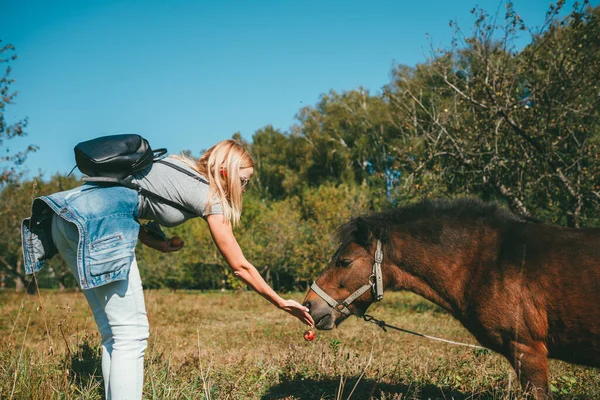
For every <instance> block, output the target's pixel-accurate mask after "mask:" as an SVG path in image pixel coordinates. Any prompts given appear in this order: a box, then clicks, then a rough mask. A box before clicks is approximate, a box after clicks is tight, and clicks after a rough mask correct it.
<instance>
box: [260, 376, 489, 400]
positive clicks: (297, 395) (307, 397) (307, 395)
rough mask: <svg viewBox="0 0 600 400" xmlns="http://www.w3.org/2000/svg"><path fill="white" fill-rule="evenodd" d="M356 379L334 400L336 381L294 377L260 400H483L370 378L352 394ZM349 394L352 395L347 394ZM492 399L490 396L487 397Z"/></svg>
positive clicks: (462, 394) (336, 390) (362, 380)
mask: <svg viewBox="0 0 600 400" xmlns="http://www.w3.org/2000/svg"><path fill="white" fill-rule="evenodd" d="M357 379H358V377H350V378H348V379H347V380H346V381H345V383H344V388H343V392H342V393H341V396H339V397H337V394H338V391H339V386H340V380H339V379H337V380H334V379H319V380H316V379H306V378H298V379H295V380H292V381H287V382H282V383H280V384H278V385H276V386H273V387H271V388H270V389H269V391H268V392H267V393H266V394H265V395H264V396H263V397H262V398H261V399H262V400H275V399H289V400H291V399H294V400H321V399H322V400H330V399H336V398H339V399H343V400H346V399H348V397H349V396H350V398H351V399H355V400H367V399H371V398H373V399H380V398H382V393H383V394H384V398H386V399H390V400H391V399H415V398H418V399H431V400H437V399H440V400H441V399H443V400H448V399H454V400H464V399H485V398H486V397H478V396H476V395H475V396H474V394H473V393H462V392H459V391H456V390H453V389H449V388H441V387H438V386H434V385H425V386H419V387H416V386H412V387H411V386H408V385H393V384H388V383H379V382H377V381H374V380H370V379H361V381H360V382H359V383H358V386H357V387H356V389H355V390H354V392H352V389H353V388H354V385H355V384H356V381H357ZM351 392H352V394H351ZM489 398H492V397H489Z"/></svg>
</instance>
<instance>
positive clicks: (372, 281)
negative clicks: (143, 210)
mask: <svg viewBox="0 0 600 400" xmlns="http://www.w3.org/2000/svg"><path fill="white" fill-rule="evenodd" d="M337 238H338V240H339V243H340V247H339V248H338V250H337V251H336V253H335V254H334V256H333V258H332V260H331V262H330V263H329V265H328V267H327V269H326V270H325V271H324V272H323V273H322V274H321V275H320V276H319V278H318V279H317V280H316V281H315V285H313V289H312V290H310V291H309V293H308V294H307V296H306V298H305V301H304V304H305V305H306V306H307V307H309V308H310V314H311V315H312V317H313V318H314V320H315V325H316V328H317V329H332V328H333V327H334V326H336V325H338V324H339V323H340V322H342V321H343V320H344V319H345V318H346V317H347V316H348V315H350V314H354V315H357V316H361V315H363V314H364V313H365V312H366V310H367V307H369V305H370V304H371V303H372V302H373V301H375V300H376V295H377V294H378V290H379V291H382V290H383V289H397V290H410V291H412V292H414V293H417V294H419V295H421V296H423V297H425V298H426V299H428V300H430V301H432V302H434V303H436V304H438V305H439V306H441V307H443V308H444V309H446V310H447V311H448V312H449V313H451V314H452V315H453V316H454V317H455V318H457V319H458V320H459V321H460V322H461V323H462V324H463V325H464V326H465V328H467V329H468V330H469V332H471V333H472V334H473V335H474V336H475V338H476V339H477V340H478V341H479V342H480V343H481V344H482V345H483V346H486V347H488V348H490V349H492V350H494V351H496V352H498V353H500V354H502V355H504V356H505V357H506V358H507V359H508V361H509V362H510V363H511V364H512V366H513V368H514V369H515V371H516V372H517V375H518V376H519V378H520V381H521V384H522V385H523V387H524V388H526V389H527V390H531V391H532V392H533V394H534V396H535V397H536V398H546V397H547V396H549V387H548V357H551V358H556V359H560V360H564V361H567V362H571V363H577V364H582V365H586V366H592V367H600V229H569V228H562V227H558V226H551V225H546V224H543V223H539V222H537V221H533V220H528V219H524V218H521V217H518V216H516V215H514V214H512V213H511V212H510V211H508V210H506V209H504V208H502V207H499V206H498V205H497V204H495V203H484V202H482V201H479V200H474V199H460V200H454V201H439V200H438V201H424V202H422V203H418V204H414V205H410V206H407V207H403V208H398V209H394V210H391V211H387V212H381V213H376V214H373V215H370V216H363V217H358V218H355V219H352V220H351V221H350V222H348V223H346V224H344V225H343V226H341V227H340V228H339V230H338V232H337ZM377 242H379V243H380V246H381V249H382V252H383V261H382V262H381V278H380V279H381V280H382V282H383V284H382V287H381V288H377V283H376V282H377V279H376V277H375V273H374V271H375V269H376V268H375V265H376V264H377V263H376V260H375V253H376V246H377ZM365 284H367V285H370V286H369V287H368V289H372V290H368V289H367V290H366V291H364V293H362V294H361V292H360V290H357V289H358V288H361V287H363V288H365V287H367V286H366V285H365ZM323 293H325V294H323ZM355 293H356V295H358V297H357V298H356V299H355V300H353V299H350V301H347V302H346V303H348V302H351V304H350V305H347V304H335V303H342V301H343V300H344V299H347V298H348V297H356V295H355V296H352V295H353V294H355ZM327 298H328V300H325V299H327ZM328 301H329V303H328ZM332 301H333V303H332ZM346 306H347V307H346Z"/></svg>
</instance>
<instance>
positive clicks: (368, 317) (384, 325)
mask: <svg viewBox="0 0 600 400" xmlns="http://www.w3.org/2000/svg"><path fill="white" fill-rule="evenodd" d="M362 318H363V319H364V320H365V321H367V322H371V323H373V324H375V325H377V326H378V327H380V328H381V329H383V331H384V332H387V329H385V328H391V329H394V330H397V331H400V332H404V333H410V334H411V335H415V336H420V337H424V338H427V339H431V340H437V341H438V342H444V343H449V344H454V345H457V346H466V347H472V348H474V349H483V350H487V349H486V348H485V347H481V346H477V345H475V344H468V343H461V342H455V341H453V340H448V339H442V338H439V337H435V336H429V335H424V334H422V333H419V332H413V331H409V330H408V329H403V328H398V327H397V326H393V325H390V324H387V323H386V322H385V321H383V320H381V319H377V318H375V317H373V316H371V315H368V314H364V315H363V316H362Z"/></svg>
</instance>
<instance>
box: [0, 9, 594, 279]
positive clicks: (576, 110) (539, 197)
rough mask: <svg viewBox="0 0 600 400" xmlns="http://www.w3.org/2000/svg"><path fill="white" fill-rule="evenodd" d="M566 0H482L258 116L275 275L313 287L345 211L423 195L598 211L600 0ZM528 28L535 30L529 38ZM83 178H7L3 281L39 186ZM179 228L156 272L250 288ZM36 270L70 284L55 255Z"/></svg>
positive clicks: (263, 239)
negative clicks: (358, 78)
mask: <svg viewBox="0 0 600 400" xmlns="http://www.w3.org/2000/svg"><path fill="white" fill-rule="evenodd" d="M563 4H564V2H562V1H560V2H558V3H557V4H556V5H551V6H550V8H549V10H548V12H547V14H546V20H545V22H544V24H543V26H542V27H540V28H538V30H537V31H535V32H534V31H533V30H532V29H530V28H528V27H527V26H526V25H525V24H524V22H523V21H522V19H521V17H520V16H519V15H518V14H517V13H516V12H515V10H514V9H513V7H512V4H510V3H509V4H508V5H507V8H506V10H505V13H504V15H503V16H500V18H497V17H498V16H496V15H488V14H487V13H486V12H485V11H484V10H481V9H478V8H475V9H474V10H473V11H472V12H473V14H474V15H475V16H476V17H477V18H476V22H475V24H474V27H473V30H472V33H471V34H469V35H465V34H464V33H463V31H462V30H461V29H460V28H459V27H458V26H456V25H455V24H454V23H451V26H452V27H453V28H454V30H455V31H454V32H455V35H454V38H453V40H452V41H451V43H450V44H449V46H448V48H445V49H432V50H431V57H430V59H429V60H428V61H427V62H425V63H422V64H419V65H416V66H414V67H413V66H406V65H397V66H396V67H395V68H394V69H393V71H392V78H391V80H390V82H389V83H388V84H387V85H385V86H384V87H383V90H382V91H381V93H380V94H377V95H372V94H370V93H369V92H368V91H367V90H364V89H357V90H350V91H347V92H343V93H337V92H334V91H330V92H329V93H326V94H323V95H322V96H321V98H320V99H319V101H318V102H317V104H316V105H314V106H309V107H304V108H302V109H300V110H299V112H298V114H297V121H298V122H297V124H295V125H294V126H292V127H290V128H289V131H280V130H277V129H274V128H273V127H271V126H266V127H264V128H262V129H260V130H258V131H257V132H256V133H255V134H254V135H253V137H252V140H251V142H249V143H245V145H246V146H247V147H248V149H249V150H250V151H251V153H252V155H253V157H254V160H255V163H256V178H255V179H254V180H253V183H252V185H251V187H250V189H249V192H248V193H247V195H246V197H245V199H244V213H243V216H242V225H241V227H239V228H237V231H236V235H237V237H238V239H239V241H240V244H241V246H242V248H243V249H244V252H245V255H246V256H247V258H248V259H249V260H251V262H253V263H254V264H255V265H256V267H257V268H258V269H259V271H260V272H261V273H262V274H263V276H264V277H265V278H266V279H267V280H268V281H269V282H270V283H271V284H272V285H273V286H274V287H275V288H276V289H277V290H298V289H301V290H304V289H305V288H306V287H307V286H308V285H309V284H310V282H311V280H312V279H313V278H314V277H315V276H316V275H317V274H318V272H319V271H321V270H322V269H323V268H324V267H325V265H326V264H327V262H328V260H329V258H330V256H331V255H332V252H333V250H334V249H335V243H332V242H331V239H330V237H331V234H332V233H333V232H334V231H335V229H336V228H337V227H338V226H339V225H340V224H341V223H343V222H345V221H347V220H348V219H349V218H351V217H352V216H356V215H358V214H362V213H367V212H370V211H376V210H382V209H385V208H389V207H395V206H400V205H403V204H406V203H410V202H414V201H418V200H420V199H423V198H425V197H446V198H450V197H458V196H465V195H471V196H476V197H479V198H481V199H484V200H493V201H499V202H501V203H503V204H505V205H506V206H507V207H509V208H510V209H511V210H512V211H513V212H515V213H518V214H522V215H529V216H533V217H536V218H538V219H541V220H542V221H545V222H548V223H554V224H559V225H564V226H569V227H576V228H579V227H591V226H600V217H599V215H600V213H599V211H600V178H598V177H600V159H599V154H600V124H599V118H600V40H599V39H598V38H600V7H595V8H592V7H590V6H589V4H588V2H587V1H586V2H584V3H583V4H580V3H577V4H575V5H574V6H573V9H572V10H571V12H570V13H569V15H568V16H567V17H559V15H561V11H562V8H563ZM502 17H503V18H502ZM519 35H531V37H532V41H531V43H530V44H529V45H528V46H527V47H525V48H524V49H522V50H517V49H516V47H515V41H516V40H517V38H518V37H519ZM3 107H4V106H3ZM3 107H2V108H3ZM0 110H1V109H0ZM2 124H3V125H2V127H4V122H3V120H2ZM3 129H5V131H6V128H3ZM1 133H2V131H1V130H0V134H1ZM1 138H2V136H0V139H1ZM234 138H236V139H238V140H240V141H243V140H242V138H241V137H240V136H239V135H238V134H235V135H234ZM0 146H4V144H3V143H2V142H1V141H0ZM32 149H33V148H32ZM11 171H13V170H12V169H11ZM13 174H14V172H13ZM13 178H14V176H13ZM78 184H80V182H78V181H77V180H76V179H74V178H72V177H64V176H59V175H57V176H54V177H52V178H50V179H42V177H40V178H38V179H35V180H34V181H25V180H22V179H18V177H17V179H11V180H8V179H6V180H5V182H4V185H3V189H2V192H1V193H0V213H1V215H2V218H0V233H1V234H0V273H1V274H3V275H4V276H5V277H6V278H5V279H6V284H7V285H9V286H11V287H14V286H15V285H17V286H18V287H23V286H26V285H28V284H29V278H28V277H25V276H24V275H23V271H22V259H21V258H22V256H21V249H20V241H19V229H20V222H21V220H22V218H23V217H25V216H27V215H28V214H29V207H30V203H31V199H32V197H34V196H38V195H40V194H44V193H51V192H54V191H57V190H64V189H68V188H71V187H74V186H76V185H78ZM168 233H169V234H178V235H180V236H182V237H183V238H184V239H185V240H186V246H185V247H184V249H182V250H181V251H180V252H178V253H175V254H161V253H158V252H156V251H154V250H151V249H148V248H144V247H142V246H141V245H140V247H139V248H138V253H137V254H138V259H139V265H140V270H141V272H142V275H143V277H144V283H145V286H146V287H150V288H160V287H167V288H172V289H229V288H239V285H240V283H239V281H237V280H235V279H233V277H232V275H231V273H230V272H228V269H227V268H226V266H225V263H224V261H223V260H222V258H221V257H220V255H219V254H218V252H217V250H216V247H215V246H214V244H213V243H212V240H211V237H210V233H209V232H208V229H207V226H206V224H205V223H204V222H203V221H201V220H199V219H196V220H192V221H190V222H188V223H186V224H184V225H182V226H180V227H177V228H173V229H169V230H168ZM37 279H38V282H37V283H38V285H39V286H40V287H59V286H60V287H73V286H75V282H74V280H73V278H72V277H71V276H70V273H68V272H67V269H66V267H65V265H64V264H63V262H62V260H60V258H59V257H57V258H55V259H53V260H52V262H51V263H50V265H49V267H48V268H45V269H44V270H43V271H42V273H40V274H39V275H38V276H37ZM15 282H16V283H15Z"/></svg>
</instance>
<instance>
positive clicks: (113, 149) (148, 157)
mask: <svg viewBox="0 0 600 400" xmlns="http://www.w3.org/2000/svg"><path fill="white" fill-rule="evenodd" d="M74 150H75V163H76V164H77V165H76V167H77V168H79V170H80V171H81V172H82V173H83V174H85V175H87V176H86V177H84V178H83V180H84V181H85V182H91V183H98V184H106V185H121V186H125V187H128V188H131V189H134V190H136V191H137V192H139V193H141V194H142V195H144V196H147V197H152V198H154V199H156V200H159V201H161V202H163V203H166V204H168V205H170V206H171V207H175V208H177V209H179V210H181V211H185V212H187V213H189V214H192V215H197V213H196V212H195V211H192V210H190V209H188V208H187V207H185V206H183V205H181V204H178V203H175V202H174V201H172V200H169V199H166V198H164V197H162V196H160V195H158V194H156V193H153V192H150V191H149V190H146V189H144V188H142V187H141V186H140V185H138V184H137V183H134V182H132V179H133V175H134V174H135V173H137V172H140V171H143V170H145V169H146V168H148V167H151V165H152V164H153V163H161V164H165V165H167V166H169V167H171V168H174V169H176V170H178V171H180V172H182V173H184V174H186V175H188V176H190V177H192V178H194V179H196V180H198V181H200V182H202V183H205V184H208V182H207V181H206V180H205V179H203V178H202V177H200V176H199V175H196V174H193V173H191V172H189V171H187V170H185V169H183V168H181V167H179V166H178V165H175V164H172V163H170V162H168V161H165V160H163V159H162V157H163V156H164V155H165V154H166V153H167V149H165V148H160V149H156V150H152V148H151V147H150V143H148V141H147V140H146V139H144V138H143V137H142V136H140V135H136V134H123V135H111V136H102V137H98V138H95V139H92V140H87V141H85V142H81V143H78V144H77V146H75V149H74Z"/></svg>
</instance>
